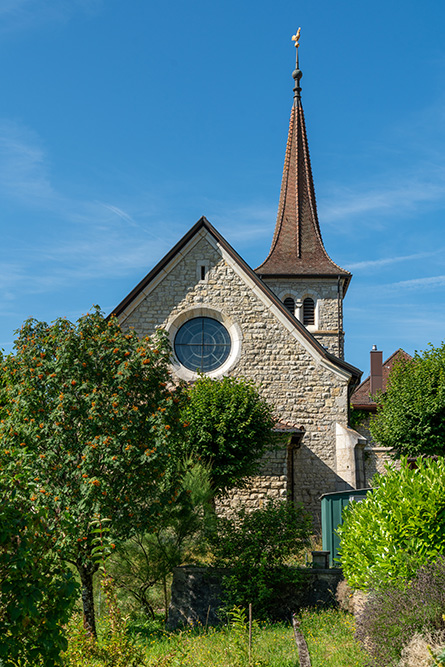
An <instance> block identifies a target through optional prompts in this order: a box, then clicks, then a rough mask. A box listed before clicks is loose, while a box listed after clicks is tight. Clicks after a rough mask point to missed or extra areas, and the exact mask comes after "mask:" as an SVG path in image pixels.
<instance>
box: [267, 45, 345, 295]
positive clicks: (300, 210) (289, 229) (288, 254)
mask: <svg viewBox="0 0 445 667" xmlns="http://www.w3.org/2000/svg"><path fill="white" fill-rule="evenodd" d="M292 76H293V78H294V80H295V87H294V103H293V106H292V111H291V116H290V123H289V135H288V139H287V146H286V155H285V159H284V169H283V179H282V182H281V193H280V203H279V206H278V215H277V222H276V225H275V233H274V236H273V240H272V246H271V248H270V252H269V255H268V256H267V258H266V259H265V261H264V262H263V263H262V264H261V265H260V266H259V267H258V268H257V269H255V271H256V273H258V274H259V275H260V276H264V277H267V276H272V275H273V276H283V275H287V276H309V275H311V276H320V275H322V276H326V275H328V276H342V277H343V278H345V279H346V286H345V287H347V283H349V280H350V278H351V274H350V273H349V271H345V270H344V269H342V268H340V267H339V266H338V265H337V264H335V263H334V262H333V261H332V259H331V258H330V257H329V255H328V254H327V252H326V250H325V247H324V245H323V240H322V237H321V232H320V225H319V222H318V215H317V204H316V201H315V190H314V181H313V178H312V169H311V161H310V156H309V147H308V141H307V135H306V126H305V122H304V113H303V106H302V104H301V95H300V92H301V87H300V79H301V77H302V72H301V70H300V69H299V66H298V49H297V64H296V69H295V70H294V72H293V74H292Z"/></svg>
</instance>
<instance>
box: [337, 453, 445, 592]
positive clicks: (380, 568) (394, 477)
mask: <svg viewBox="0 0 445 667" xmlns="http://www.w3.org/2000/svg"><path fill="white" fill-rule="evenodd" d="M373 485H374V486H375V487H376V488H374V489H373V491H372V492H369V493H368V495H367V496H366V498H365V499H364V500H363V501H361V502H359V503H351V504H350V505H349V506H348V507H347V508H346V510H345V512H344V522H343V525H342V526H340V527H339V528H338V532H339V535H340V538H341V542H340V551H341V564H342V568H343V572H344V575H345V577H346V579H347V581H348V583H349V584H350V585H351V586H353V587H354V588H361V589H364V590H366V589H368V588H370V587H372V586H375V585H377V584H379V583H381V582H394V581H396V580H397V579H398V578H402V579H404V578H409V577H411V576H414V575H415V573H416V572H417V570H418V569H419V567H420V566H421V565H423V564H425V563H426V562H428V561H434V560H435V559H437V557H438V556H439V555H440V554H445V462H444V460H443V459H439V460H438V461H432V460H425V461H421V460H419V461H418V467H417V469H416V470H411V469H410V467H409V466H408V464H407V461H406V460H402V464H401V469H400V470H395V469H387V471H386V474H384V475H377V476H376V477H375V478H374V481H373Z"/></svg>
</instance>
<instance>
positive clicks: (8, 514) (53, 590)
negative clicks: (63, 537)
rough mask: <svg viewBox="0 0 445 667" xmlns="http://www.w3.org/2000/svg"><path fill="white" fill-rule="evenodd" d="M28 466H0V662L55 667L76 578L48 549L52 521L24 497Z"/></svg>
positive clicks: (25, 495) (71, 603) (64, 640)
mask: <svg viewBox="0 0 445 667" xmlns="http://www.w3.org/2000/svg"><path fill="white" fill-rule="evenodd" d="M28 478H29V470H27V469H26V468H24V467H22V468H21V469H20V468H19V469H18V471H17V473H16V474H15V475H14V476H13V477H11V476H9V475H6V474H5V472H4V470H1V469H0V664H1V665H13V664H16V663H17V662H19V661H22V662H26V661H27V662H28V663H29V664H32V665H33V666H35V667H37V666H38V665H42V666H44V667H54V665H56V664H60V663H59V655H60V652H61V650H62V649H64V648H66V645H67V641H66V638H65V635H64V633H63V630H62V624H63V623H65V622H66V621H67V620H68V618H69V616H70V613H71V609H72V606H73V604H74V600H75V595H74V594H75V593H76V592H77V591H76V588H77V586H76V583H75V581H74V577H73V576H72V574H71V573H70V572H67V571H66V570H64V569H63V568H62V567H61V563H60V560H59V559H58V558H57V557H56V556H55V555H54V553H53V552H52V544H53V543H52V534H53V532H54V528H55V525H54V520H53V519H51V518H49V517H48V513H47V512H45V511H44V510H43V509H42V508H36V507H33V506H32V503H31V502H30V500H29V483H28Z"/></svg>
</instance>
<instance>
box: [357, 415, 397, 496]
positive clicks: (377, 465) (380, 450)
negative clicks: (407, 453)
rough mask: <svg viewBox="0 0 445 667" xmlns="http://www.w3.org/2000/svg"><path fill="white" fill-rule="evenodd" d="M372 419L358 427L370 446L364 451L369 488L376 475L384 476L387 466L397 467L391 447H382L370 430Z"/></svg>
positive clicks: (358, 430)
mask: <svg viewBox="0 0 445 667" xmlns="http://www.w3.org/2000/svg"><path fill="white" fill-rule="evenodd" d="M369 422H370V417H368V418H367V419H366V421H364V422H362V423H361V424H359V426H357V427H356V430H357V432H358V433H360V434H361V435H363V437H365V438H366V440H367V441H368V444H367V445H366V447H365V450H364V458H365V475H366V485H367V486H369V484H370V482H371V480H372V478H373V477H374V475H375V474H376V473H380V474H383V473H384V472H385V466H386V465H387V464H388V463H389V464H391V465H397V462H395V461H394V459H393V457H392V456H391V448H390V447H380V445H379V444H378V443H376V442H375V440H374V439H373V437H372V435H371V431H370V430H369Z"/></svg>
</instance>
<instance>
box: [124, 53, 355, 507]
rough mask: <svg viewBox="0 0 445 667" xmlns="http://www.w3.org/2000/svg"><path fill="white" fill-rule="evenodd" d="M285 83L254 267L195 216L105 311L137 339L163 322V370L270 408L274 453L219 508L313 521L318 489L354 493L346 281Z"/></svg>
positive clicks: (297, 99)
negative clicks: (280, 160) (284, 114)
mask: <svg viewBox="0 0 445 667" xmlns="http://www.w3.org/2000/svg"><path fill="white" fill-rule="evenodd" d="M293 77H294V80H295V87H294V102H293V105H292V111H291V119H290V126H289V135H288V141H287V146H286V155H285V164H284V170H283V181H282V186H281V194H280V202H279V207H278V216H277V221H276V225H275V232H274V235H273V240H272V246H271V250H270V253H269V255H268V257H267V258H266V259H265V261H264V262H263V263H262V264H261V265H260V266H259V267H258V268H257V269H255V270H253V269H252V268H251V267H249V266H248V265H247V264H246V263H245V262H244V260H243V259H242V258H241V257H240V256H239V255H238V253H237V252H236V251H235V250H234V249H233V248H232V247H231V246H230V244H229V243H228V242H227V241H226V240H225V239H224V238H223V237H222V236H221V234H219V232H218V231H217V230H216V229H215V228H214V227H213V226H212V225H211V224H210V223H209V222H208V220H206V219H205V218H201V219H200V220H199V221H198V222H197V223H196V224H195V225H194V226H193V227H192V228H191V229H190V230H189V231H188V232H187V234H186V235H185V236H184V237H183V238H182V239H181V240H180V241H179V242H178V243H177V244H176V245H175V246H174V248H172V249H171V251H170V252H169V253H168V254H167V255H166V256H165V257H164V258H163V259H162V260H161V261H160V262H159V263H158V264H157V265H156V266H155V267H154V268H153V269H152V270H151V271H150V272H149V273H148V275H147V276H146V277H145V278H143V280H142V281H141V282H140V283H139V284H138V285H137V286H136V287H135V288H134V289H133V290H132V292H131V293H130V294H129V295H128V296H127V297H126V298H125V299H124V300H123V301H122V302H121V304H119V306H118V307H117V308H116V309H115V310H114V313H115V314H116V315H117V316H118V318H119V321H120V323H121V326H122V327H123V328H124V329H126V328H134V329H135V330H136V331H137V332H138V333H139V334H140V335H141V336H145V335H149V334H151V333H152V332H153V331H154V330H155V329H156V328H158V327H163V328H164V329H166V331H167V332H168V334H169V338H170V342H171V345H172V350H173V360H172V372H173V375H174V377H176V378H177V379H183V380H186V381H193V380H194V379H195V378H196V377H197V372H198V370H201V371H202V372H205V373H206V374H208V375H209V376H211V377H215V378H218V377H222V376H223V375H232V376H238V377H244V378H248V379H252V380H253V381H254V382H255V383H256V384H257V386H258V387H259V390H260V392H261V394H262V395H263V396H264V397H265V398H266V399H267V400H268V401H270V402H271V403H272V405H273V406H274V408H275V415H276V419H277V425H276V430H277V431H279V432H281V433H282V434H283V437H282V438H280V443H281V444H280V446H279V447H278V448H277V449H276V450H274V451H272V452H270V454H269V455H268V456H267V457H266V458H265V460H264V461H263V466H262V469H261V474H260V475H258V476H257V477H256V478H254V479H252V480H251V481H250V484H249V487H248V488H247V489H243V490H239V491H236V490H235V491H234V492H233V493H232V495H231V496H230V497H229V498H228V499H226V500H225V501H224V502H223V505H225V506H226V510H227V509H228V506H234V505H237V504H241V503H243V504H245V505H246V506H248V507H256V506H261V504H262V503H263V502H264V500H265V499H266V498H269V497H283V498H289V499H292V500H294V501H301V502H303V503H304V505H305V506H306V507H307V508H308V509H309V510H310V511H311V512H312V513H313V514H314V516H317V515H318V514H319V510H320V503H319V498H320V496H321V495H322V494H323V493H328V492H331V491H338V490H343V489H349V488H361V487H362V486H364V483H365V480H364V465H363V455H362V452H363V447H364V444H365V441H364V440H363V438H361V436H360V435H359V434H358V433H356V432H355V431H353V430H352V429H350V428H349V427H348V413H349V402H350V396H351V394H352V392H353V390H354V389H355V387H356V386H357V385H358V383H359V380H360V375H361V373H360V371H359V370H358V369H356V368H354V367H353V366H351V365H350V364H348V363H346V362H345V361H344V359H343V350H344V331H343V298H344V296H345V294H346V291H347V288H348V285H349V281H350V279H351V274H350V273H349V272H347V271H345V270H344V269H341V268H340V267H339V266H337V265H336V264H335V263H334V262H333V261H332V260H331V259H330V257H329V256H328V255H327V252H326V250H325V248H324V245H323V241H322V237H321V232H320V227H319V223H318V217H317V208H316V201H315V192H314V185H313V179H312V172H311V165H310V158H309V150H308V144H307V137H306V129H305V122H304V114H303V108H302V104H301V95H300V92H301V88H300V78H301V71H300V70H299V69H298V66H297V68H296V70H295V71H294V73H293Z"/></svg>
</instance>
